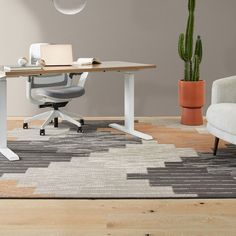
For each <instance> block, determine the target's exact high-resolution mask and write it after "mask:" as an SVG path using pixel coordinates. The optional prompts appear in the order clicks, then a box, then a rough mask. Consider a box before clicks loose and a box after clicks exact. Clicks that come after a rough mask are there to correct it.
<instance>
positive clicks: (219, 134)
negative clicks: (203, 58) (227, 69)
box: [207, 76, 236, 155]
mask: <svg viewBox="0 0 236 236" xmlns="http://www.w3.org/2000/svg"><path fill="white" fill-rule="evenodd" d="M207 121H208V123H207V129H208V131H209V132H210V133H211V134H212V135H214V136H215V137H216V138H215V146H214V155H216V154H217V150H218V145H219V140H220V139H222V140H224V141H226V142H229V143H232V144H236V76H232V77H228V78H224V79H219V80H216V81H215V82H214V83H213V87H212V105H211V106H210V107H209V109H208V111H207Z"/></svg>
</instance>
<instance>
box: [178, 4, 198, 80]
mask: <svg viewBox="0 0 236 236" xmlns="http://www.w3.org/2000/svg"><path fill="white" fill-rule="evenodd" d="M195 6H196V0H188V10H189V17H188V24H187V29H186V34H185V35H184V33H182V34H180V36H179V45H178V50H179V55H180V58H181V59H182V60H183V61H184V63H185V69H184V80H185V81H199V79H200V64H201V62H202V40H201V37H200V36H198V37H197V41H196V46H195V52H194V55H193V35H194V12H195Z"/></svg>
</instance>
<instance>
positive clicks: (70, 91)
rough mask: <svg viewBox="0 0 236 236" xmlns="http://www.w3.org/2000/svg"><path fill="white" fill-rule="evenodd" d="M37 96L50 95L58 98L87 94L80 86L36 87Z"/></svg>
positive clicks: (70, 97)
mask: <svg viewBox="0 0 236 236" xmlns="http://www.w3.org/2000/svg"><path fill="white" fill-rule="evenodd" d="M35 94H36V95H37V96H43V97H50V98H56V99H72V98H78V97H81V96H83V95H84V94H85V90H84V88H82V87H80V86H75V87H68V88H67V87H64V88H49V89H47V88H46V89H36V91H35Z"/></svg>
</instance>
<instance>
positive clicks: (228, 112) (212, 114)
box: [207, 103, 236, 135]
mask: <svg viewBox="0 0 236 236" xmlns="http://www.w3.org/2000/svg"><path fill="white" fill-rule="evenodd" d="M207 121H208V123H209V124H210V125H211V126H213V127H214V128H216V129H218V130H221V131H223V132H225V133H228V134H231V135H236V103H220V104H213V105H211V106H210V107H209V109H208V111H207Z"/></svg>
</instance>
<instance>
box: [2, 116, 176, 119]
mask: <svg viewBox="0 0 236 236" xmlns="http://www.w3.org/2000/svg"><path fill="white" fill-rule="evenodd" d="M27 117H28V116H26V117H22V116H10V117H8V118H7V119H8V120H24V119H25V118H27ZM157 118H163V119H177V118H179V116H145V117H144V116H136V117H135V119H138V120H139V119H141V120H142V119H157ZM84 119H85V120H124V117H123V116H97V117H95V116H94V117H92V116H88V117H84Z"/></svg>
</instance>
